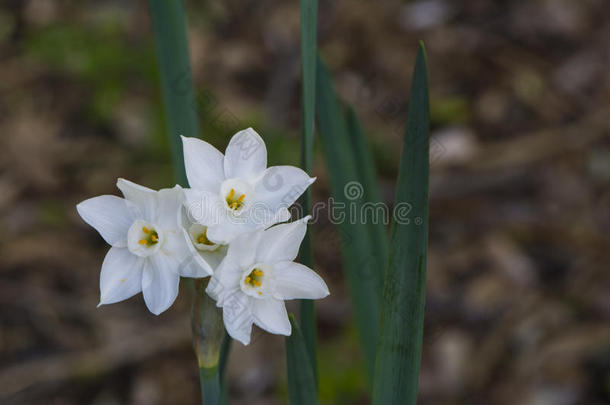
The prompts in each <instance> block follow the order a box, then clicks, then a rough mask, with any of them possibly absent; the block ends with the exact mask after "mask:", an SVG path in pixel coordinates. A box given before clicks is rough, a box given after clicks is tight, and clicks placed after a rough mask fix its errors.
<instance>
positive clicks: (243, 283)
mask: <svg viewBox="0 0 610 405" xmlns="http://www.w3.org/2000/svg"><path fill="white" fill-rule="evenodd" d="M309 218H310V217H309V216H308V217H306V218H303V219H301V220H299V221H295V222H292V223H288V224H280V225H276V226H274V227H271V228H269V229H267V230H256V231H253V232H251V233H248V234H243V235H240V236H238V237H237V238H236V239H235V240H234V241H233V242H232V243H231V244H230V245H229V249H228V251H227V255H226V257H225V258H224V260H223V261H222V263H220V265H219V266H218V268H217V269H216V271H215V272H214V275H213V276H212V278H211V279H210V283H209V284H208V288H207V289H206V292H207V293H208V295H210V296H211V297H212V298H213V299H214V300H216V305H217V306H218V307H222V308H223V319H224V324H225V327H226V329H227V332H228V333H229V335H231V337H233V338H234V339H237V340H239V341H240V342H242V343H243V344H244V345H247V344H248V343H250V333H251V330H252V324H253V323H255V324H256V325H258V326H259V327H260V328H262V329H264V330H266V331H268V332H270V333H275V334H281V335H286V336H288V335H290V333H291V327H290V322H289V320H288V314H287V313H286V307H285V304H284V300H292V299H299V298H307V299H319V298H324V297H326V296H327V295H328V294H329V292H328V287H327V286H326V283H324V280H322V278H321V277H320V276H319V275H317V274H316V273H315V272H314V271H313V270H311V269H310V268H308V267H306V266H304V265H302V264H299V263H295V262H294V259H295V258H296V256H297V253H298V251H299V246H300V245H301V241H302V240H303V237H304V236H305V231H306V228H307V221H308V220H309Z"/></svg>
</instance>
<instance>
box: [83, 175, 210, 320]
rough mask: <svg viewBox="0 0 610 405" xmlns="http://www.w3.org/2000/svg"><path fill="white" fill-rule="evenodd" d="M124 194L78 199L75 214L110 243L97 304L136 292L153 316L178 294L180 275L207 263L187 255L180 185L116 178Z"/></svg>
mask: <svg viewBox="0 0 610 405" xmlns="http://www.w3.org/2000/svg"><path fill="white" fill-rule="evenodd" d="M117 187H118V188H119V189H120V190H121V192H122V193H123V195H124V196H125V198H120V197H117V196H113V195H102V196H99V197H94V198H90V199H88V200H85V201H83V202H81V203H80V204H78V205H77V206H76V209H77V210H78V213H79V214H80V216H81V217H82V218H83V219H84V220H85V222H87V223H88V224H89V225H91V226H92V227H93V228H95V229H96V230H97V231H98V232H99V233H100V235H101V236H102V237H103V238H104V240H106V242H108V244H110V245H111V246H112V247H111V248H110V250H109V251H108V254H106V257H105V259H104V262H103V264H102V271H101V274H100V305H104V304H113V303H115V302H119V301H123V300H126V299H127V298H130V297H132V296H134V295H135V294H137V293H139V292H140V291H141V292H142V295H143V296H144V301H145V302H146V306H147V307H148V309H149V310H150V312H152V313H153V314H155V315H158V314H160V313H161V312H163V311H165V310H166V309H168V308H169V307H170V306H171V305H172V303H173V302H174V300H175V299H176V296H177V295H178V285H179V282H180V276H184V277H205V276H208V275H210V274H211V269H210V267H209V266H204V265H201V263H200V262H197V261H195V260H193V259H194V258H193V254H192V252H191V251H190V250H189V248H188V240H187V235H186V233H185V231H184V230H183V229H182V227H181V223H180V211H181V207H182V204H183V203H184V192H183V190H182V188H180V186H175V187H174V188H171V189H163V190H160V191H154V190H151V189H149V188H146V187H143V186H140V185H137V184H135V183H132V182H130V181H127V180H124V179H119V180H118V181H117Z"/></svg>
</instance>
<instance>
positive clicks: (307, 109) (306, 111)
mask: <svg viewBox="0 0 610 405" xmlns="http://www.w3.org/2000/svg"><path fill="white" fill-rule="evenodd" d="M317 20H318V0H301V72H302V88H301V96H302V128H301V168H302V169H303V170H305V171H306V172H307V173H308V174H310V175H311V166H312V155H313V135H314V124H315V113H316V111H315V101H316V33H317ZM301 206H302V207H303V215H304V216H305V215H309V214H310V212H311V190H310V189H307V190H306V191H305V193H304V194H303V197H302V198H301ZM299 257H300V262H301V263H303V264H304V265H306V266H308V267H310V268H311V267H313V249H312V243H311V234H310V233H309V231H307V233H306V234H305V239H304V240H303V244H302V245H301V252H300V256H299ZM300 313H301V325H302V326H303V336H304V337H305V344H306V346H307V351H308V353H309V358H310V360H311V362H312V368H313V371H314V376H315V377H316V381H317V374H318V366H317V361H316V312H315V307H314V301H313V300H301V311H300Z"/></svg>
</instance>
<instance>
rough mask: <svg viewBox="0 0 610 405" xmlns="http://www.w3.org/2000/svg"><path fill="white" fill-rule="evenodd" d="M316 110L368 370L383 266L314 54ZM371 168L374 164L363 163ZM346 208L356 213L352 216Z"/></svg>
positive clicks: (341, 125) (342, 127)
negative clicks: (316, 66) (362, 218)
mask: <svg viewBox="0 0 610 405" xmlns="http://www.w3.org/2000/svg"><path fill="white" fill-rule="evenodd" d="M316 99H317V102H316V112H317V116H318V126H319V131H318V132H319V134H320V140H321V141H322V146H323V150H324V155H325V159H326V164H327V167H328V172H329V180H330V186H331V194H332V197H333V199H334V204H333V205H334V207H331V215H333V216H334V212H335V211H336V213H337V215H339V217H336V218H333V220H334V221H335V222H336V223H338V224H339V225H338V227H339V232H340V234H341V239H342V246H341V252H342V256H343V263H344V265H345V274H346V278H347V282H348V286H349V290H350V295H351V301H352V305H353V309H354V317H355V320H356V326H357V327H358V331H359V337H360V343H361V345H362V349H363V353H364V361H365V365H366V370H367V374H368V376H369V377H372V375H373V368H374V362H375V346H376V344H377V330H378V327H379V313H380V308H381V287H382V278H383V269H384V265H383V262H382V261H381V260H382V258H381V257H380V256H378V253H379V252H376V251H375V249H376V245H377V244H376V242H374V241H373V235H372V234H371V233H370V231H369V226H368V225H367V224H366V223H364V222H363V221H362V220H361V218H360V213H362V212H363V208H362V206H363V204H364V202H365V201H364V195H363V187H364V186H363V184H362V183H363V180H362V179H361V175H360V173H361V169H359V166H361V165H366V164H369V163H367V162H363V161H359V160H358V159H357V157H356V155H355V153H354V148H353V146H352V140H351V139H350V135H349V133H348V126H347V123H346V121H345V116H344V114H343V110H342V107H341V105H340V103H339V100H338V99H337V96H336V94H335V92H334V90H333V86H332V82H331V78H330V75H329V72H328V70H327V69H326V67H325V66H324V63H323V62H322V61H321V60H320V59H318V70H317V76H316ZM366 170H370V171H371V172H374V169H372V168H367V169H366ZM350 213H354V214H355V215H356V217H355V218H352V217H351V216H350ZM341 216H343V217H341Z"/></svg>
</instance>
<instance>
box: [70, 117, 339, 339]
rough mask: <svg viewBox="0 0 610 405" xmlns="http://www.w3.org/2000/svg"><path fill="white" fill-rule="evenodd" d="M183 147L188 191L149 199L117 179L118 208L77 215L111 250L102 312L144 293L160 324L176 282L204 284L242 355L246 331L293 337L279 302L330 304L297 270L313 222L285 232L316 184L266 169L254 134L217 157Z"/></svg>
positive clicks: (87, 206)
mask: <svg viewBox="0 0 610 405" xmlns="http://www.w3.org/2000/svg"><path fill="white" fill-rule="evenodd" d="M182 142H183V149H184V164H185V168H186V174H187V178H188V181H189V185H190V187H191V188H186V189H183V188H181V187H180V186H178V185H176V186H174V187H173V188H171V189H162V190H159V191H155V190H151V189H149V188H146V187H143V186H140V185H137V184H135V183H132V182H130V181H127V180H124V179H119V180H118V181H117V187H118V188H119V189H120V190H121V192H122V193H123V197H124V198H120V197H117V196H112V195H103V196H99V197H94V198H91V199H88V200H85V201H83V202H81V203H80V204H78V205H77V207H76V208H77V210H78V213H79V214H80V216H81V217H82V218H83V220H84V221H85V222H87V223H88V224H89V225H91V226H92V227H93V228H95V229H96V230H97V231H98V232H99V233H100V235H101V236H102V238H104V240H105V241H106V242H107V243H108V244H109V245H110V246H111V248H110V250H109V251H108V253H107V254H106V257H105V259H104V262H103V263H102V270H101V274H100V305H105V304H112V303H115V302H119V301H123V300H125V299H128V298H130V297H132V296H134V295H136V294H138V293H140V292H142V295H143V297H144V302H145V303H146V306H147V307H148V309H149V310H150V311H151V312H152V313H153V314H155V315H158V314H160V313H161V312H163V311H165V310H166V309H168V308H169V307H170V306H171V305H172V303H173V302H174V301H175V299H176V297H177V295H178V285H179V282H180V277H192V278H203V277H208V276H211V279H210V281H209V284H208V288H207V290H206V292H207V293H208V295H209V296H210V297H212V298H213V299H214V300H215V301H216V304H217V306H218V307H221V308H222V312H223V319H224V324H225V328H226V329H227V332H228V333H229V334H230V335H231V337H233V338H234V339H237V340H239V341H241V342H242V343H243V344H246V345H247V344H248V343H249V342H250V334H251V329H252V324H256V325H258V326H259V327H260V328H262V329H265V330H267V331H268V332H270V333H275V334H282V335H290V333H291V329H290V322H289V321H288V315H287V313H286V307H285V304H284V301H285V300H291V299H299V298H307V299H319V298H324V297H326V296H327V295H328V294H329V291H328V287H327V286H326V284H325V282H324V281H323V280H322V278H321V277H320V276H318V275H317V274H316V273H315V272H314V271H313V270H311V269H310V268H308V267H306V266H303V265H301V264H299V263H296V262H294V260H295V258H296V256H297V254H298V251H299V247H300V245H301V241H302V240H303V237H304V236H305V232H306V227H307V221H308V220H309V219H310V217H306V218H303V219H300V220H296V221H294V222H287V221H289V220H290V212H289V211H288V208H289V207H290V206H291V205H292V204H293V203H294V202H295V201H296V199H297V198H299V196H300V195H301V194H302V193H303V192H304V191H305V190H306V189H307V187H309V185H311V184H312V183H313V182H314V181H315V178H311V177H309V176H308V175H307V173H305V172H304V171H303V170H301V169H299V168H297V167H293V166H274V167H267V149H266V147H265V143H264V142H263V140H262V138H261V137H260V136H259V135H258V134H257V133H256V132H255V131H254V130H253V129H252V128H248V129H246V130H243V131H239V132H238V133H236V134H235V135H234V136H233V137H232V138H231V140H230V142H229V145H228V146H227V149H226V151H225V154H224V155H223V154H222V153H221V152H220V151H218V150H217V149H216V148H214V147H213V146H212V145H210V144H209V143H207V142H204V141H202V140H200V139H196V138H186V137H183V138H182Z"/></svg>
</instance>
